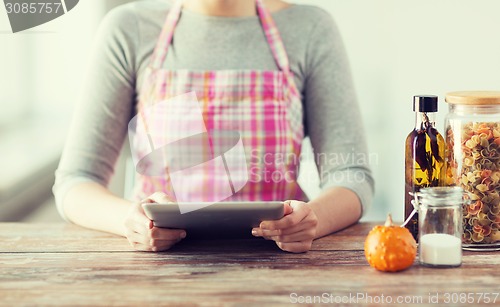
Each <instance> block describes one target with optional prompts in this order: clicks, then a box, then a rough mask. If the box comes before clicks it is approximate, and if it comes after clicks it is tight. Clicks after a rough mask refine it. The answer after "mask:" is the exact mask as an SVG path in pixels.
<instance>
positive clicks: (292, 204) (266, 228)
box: [252, 200, 318, 253]
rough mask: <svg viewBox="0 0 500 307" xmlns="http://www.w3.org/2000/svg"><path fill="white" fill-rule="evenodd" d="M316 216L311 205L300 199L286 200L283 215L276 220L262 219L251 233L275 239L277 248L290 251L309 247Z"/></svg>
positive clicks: (304, 250) (316, 221) (293, 251)
mask: <svg viewBox="0 0 500 307" xmlns="http://www.w3.org/2000/svg"><path fill="white" fill-rule="evenodd" d="M317 225H318V218H317V217H316V214H315V213H314V211H313V210H312V209H311V207H310V206H309V205H308V204H306V203H305V202H302V201H296V200H291V201H286V202H285V216H284V217H283V218H281V219H280V220H277V221H263V222H262V223H260V227H258V228H253V229H252V235H254V236H256V237H264V238H265V239H267V240H273V241H276V244H277V245H278V247H279V248H281V249H282V250H284V251H288V252H292V253H303V252H307V251H308V250H310V249H311V245H312V242H313V240H314V239H315V238H316V226H317Z"/></svg>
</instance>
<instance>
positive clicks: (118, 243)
mask: <svg viewBox="0 0 500 307" xmlns="http://www.w3.org/2000/svg"><path fill="white" fill-rule="evenodd" d="M372 227H373V224H366V223H363V224H358V225H355V226H353V227H351V228H349V229H346V230H344V231H342V232H340V233H337V234H335V235H332V236H329V237H325V238H322V239H319V240H317V241H315V243H314V245H313V248H312V250H311V251H310V252H308V253H305V254H290V253H286V252H282V251H280V250H279V249H278V248H277V247H276V246H275V245H274V244H273V242H269V241H265V240H262V239H253V240H240V241H184V242H182V243H181V244H179V245H178V246H176V247H175V248H173V249H172V250H171V251H169V252H165V253H147V252H136V251H133V250H132V249H131V248H130V247H129V245H128V243H127V242H126V240H125V239H124V238H120V237H117V236H113V235H109V234H105V233H101V232H97V231H91V230H87V229H83V228H80V227H77V226H74V225H69V224H20V223H4V224H0V305H1V306H4V305H5V306H13V305H27V306H43V305H67V306H79V305H86V306H88V305H92V306H97V305H102V306H150V305H152V306H154V305H217V306H218V305H223V304H225V305H235V306H240V305H242V304H243V305H254V304H255V305H279V304H290V303H293V302H299V301H300V300H307V299H314V297H313V296H320V298H322V299H323V300H324V302H327V303H339V302H341V301H342V300H344V303H347V304H344V305H346V306H362V305H372V304H370V302H374V303H377V302H379V303H381V305H387V303H388V302H389V300H392V303H393V304H394V306H398V305H401V304H396V303H397V300H398V299H399V300H401V299H402V300H407V301H408V302H410V301H411V302H413V304H405V306H411V305H414V306H424V305H428V304H429V294H430V295H431V297H432V299H433V300H434V299H436V298H438V299H439V302H440V303H441V304H443V303H444V302H445V299H447V298H448V299H450V300H453V299H455V300H458V302H459V304H455V305H457V306H458V305H464V306H477V305H486V306H500V296H498V294H495V293H498V292H500V257H499V256H500V254H499V253H498V252H497V253H495V252H489V253H488V252H481V253H479V252H464V257H463V265H462V266H461V267H460V268H455V269H430V268H425V267H420V266H419V265H418V264H415V265H414V266H413V267H411V268H410V269H408V270H406V271H404V272H400V273H382V272H378V271H376V270H374V269H372V268H371V267H370V266H368V264H367V263H366V261H365V257H364V254H363V242H364V238H365V236H366V234H367V233H368V231H369V230H370V229H371V228H372ZM452 293H457V294H455V295H452ZM462 293H463V294H462ZM469 293H471V294H469ZM476 293H484V294H488V295H487V296H488V297H489V298H490V300H491V302H490V303H489V304H486V302H485V299H486V296H484V295H483V296H482V297H480V295H481V294H476ZM436 295H438V297H436ZM460 295H462V299H464V297H465V299H468V300H470V301H469V303H467V301H463V302H464V303H463V304H460ZM467 295H468V297H467ZM363 296H364V298H363ZM496 296H498V297H496ZM495 297H496V302H495V303H493V302H492V300H493V299H495ZM316 300H317V301H316V302H319V301H318V297H316ZM472 300H474V301H472ZM479 300H481V301H479ZM384 302H385V304H384ZM335 305H337V306H339V305H341V304H335ZM433 306H437V305H435V304H434V305H433Z"/></svg>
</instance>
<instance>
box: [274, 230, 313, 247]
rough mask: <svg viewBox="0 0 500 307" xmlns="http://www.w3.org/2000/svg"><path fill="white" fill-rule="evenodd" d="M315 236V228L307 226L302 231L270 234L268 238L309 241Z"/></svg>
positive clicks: (279, 240)
mask: <svg viewBox="0 0 500 307" xmlns="http://www.w3.org/2000/svg"><path fill="white" fill-rule="evenodd" d="M315 236H316V229H314V228H309V229H306V230H304V231H300V232H296V233H292V234H288V235H278V236H270V237H269V238H270V239H271V240H273V241H276V242H282V243H292V242H301V241H310V240H313V239H314V238H315Z"/></svg>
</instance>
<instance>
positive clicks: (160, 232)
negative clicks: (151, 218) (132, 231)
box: [149, 227, 186, 240]
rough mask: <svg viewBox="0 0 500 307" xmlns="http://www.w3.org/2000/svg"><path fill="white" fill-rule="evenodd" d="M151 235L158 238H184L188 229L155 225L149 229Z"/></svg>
mask: <svg viewBox="0 0 500 307" xmlns="http://www.w3.org/2000/svg"><path fill="white" fill-rule="evenodd" d="M149 237H150V238H151V239H156V240H177V239H184V238H185V237H186V231H185V230H182V229H169V228H159V227H153V228H152V229H150V230H149Z"/></svg>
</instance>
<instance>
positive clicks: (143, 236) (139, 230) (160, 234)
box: [125, 192, 186, 252]
mask: <svg viewBox="0 0 500 307" xmlns="http://www.w3.org/2000/svg"><path fill="white" fill-rule="evenodd" d="M168 202H171V200H170V199H169V198H168V196H167V195H166V194H165V193H162V192H156V193H154V194H153V195H151V196H149V197H148V198H146V199H145V200H143V201H142V202H141V203H138V204H133V205H132V207H131V208H130V210H129V212H128V214H127V217H126V218H125V235H126V237H127V239H128V241H129V243H130V244H131V245H132V246H133V247H134V248H135V249H136V250H139V251H147V252H161V251H166V250H168V249H169V248H171V247H172V246H174V245H175V244H176V243H177V242H179V241H181V240H182V239H184V238H185V237H186V231H184V230H182V229H168V228H159V227H155V226H153V221H151V220H150V219H149V218H148V217H147V216H146V214H145V213H144V209H143V208H142V204H143V203H160V204H161V203H163V204H164V203H168Z"/></svg>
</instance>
